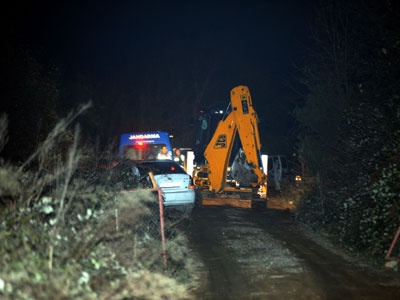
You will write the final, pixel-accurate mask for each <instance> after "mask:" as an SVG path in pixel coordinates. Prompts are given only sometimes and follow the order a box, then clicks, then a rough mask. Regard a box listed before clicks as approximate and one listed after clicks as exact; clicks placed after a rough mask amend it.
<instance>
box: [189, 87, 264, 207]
mask: <svg viewBox="0 0 400 300" xmlns="http://www.w3.org/2000/svg"><path fill="white" fill-rule="evenodd" d="M230 98H231V101H230V104H229V106H228V110H227V111H228V113H227V114H226V115H225V117H224V118H223V119H222V120H220V121H219V122H218V125H217V128H216V130H215V132H214V134H213V136H212V138H211V140H210V142H209V143H208V145H207V147H206V149H205V151H204V157H205V161H206V164H205V165H201V166H198V167H197V168H196V171H195V172H194V175H193V177H194V181H195V184H196V185H197V186H198V187H199V189H200V190H201V191H202V193H203V194H204V196H203V204H208V203H210V205H219V204H220V205H231V204H232V203H233V206H235V205H234V204H235V203H236V202H238V201H236V199H237V198H238V196H239V199H240V200H249V201H250V203H249V201H247V204H245V206H249V205H251V201H252V200H255V199H257V201H260V200H262V199H265V200H264V201H265V202H266V198H267V196H266V195H267V174H266V172H267V169H268V168H267V166H266V165H264V164H263V162H265V163H267V161H268V158H267V157H266V158H264V157H263V156H262V155H261V152H260V150H261V142H260V135H259V131H258V116H257V113H256V111H255V110H254V107H253V103H252V99H251V95H250V91H249V89H248V87H247V86H243V85H241V86H237V87H235V88H233V89H232V90H231V93H230ZM236 137H239V139H240V144H241V147H240V149H239V152H238V153H237V154H236V156H235V158H234V160H233V162H232V163H231V164H230V158H231V154H232V148H233V144H234V141H235V138H236ZM207 199H208V201H206V200H207ZM233 200H235V201H233ZM240 202H241V204H242V205H239V206H243V201H240Z"/></svg>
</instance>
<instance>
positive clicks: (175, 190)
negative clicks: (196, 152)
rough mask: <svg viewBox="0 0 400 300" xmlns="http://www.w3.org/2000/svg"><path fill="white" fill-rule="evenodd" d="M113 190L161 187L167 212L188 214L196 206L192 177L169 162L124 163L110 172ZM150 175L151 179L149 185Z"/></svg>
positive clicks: (174, 163)
mask: <svg viewBox="0 0 400 300" xmlns="http://www.w3.org/2000/svg"><path fill="white" fill-rule="evenodd" d="M110 172H111V174H110V176H109V178H110V181H109V182H110V183H111V184H113V186H114V189H115V188H116V187H118V186H119V188H120V189H121V190H129V189H135V188H156V187H159V188H161V192H162V195H163V200H164V207H165V208H166V209H177V210H179V211H181V212H183V213H190V212H191V211H192V209H193V207H194V204H195V186H194V184H193V180H192V177H191V176H190V175H188V174H187V173H186V171H185V170H184V169H183V168H182V167H181V166H180V165H179V164H177V163H176V162H174V161H171V160H148V161H144V160H141V161H133V160H123V161H120V162H119V163H118V164H117V165H116V166H114V167H113V168H112V169H111V170H110ZM150 172H151V173H152V174H153V176H154V181H155V182H152V179H151V176H150Z"/></svg>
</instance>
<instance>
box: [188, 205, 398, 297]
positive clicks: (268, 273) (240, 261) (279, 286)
mask: <svg viewBox="0 0 400 300" xmlns="http://www.w3.org/2000/svg"><path fill="white" fill-rule="evenodd" d="M186 231H187V234H188V237H189V240H190V243H191V245H192V247H193V251H194V252H195V253H197V254H198V256H199V257H200V259H201V261H202V264H201V268H200V269H199V268H197V270H196V272H198V273H199V276H200V277H201V286H199V287H198V288H197V289H196V290H195V291H194V294H195V295H196V298H197V299H204V300H214V299H218V300H222V299H224V300H225V299H241V300H248V299H400V285H399V281H398V279H399V274H396V273H394V272H388V271H381V272H375V271H372V270H370V269H368V268H366V267H362V266H360V265H359V264H355V263H354V262H352V261H351V260H349V259H346V258H345V257H344V256H343V255H340V254H339V253H338V251H335V247H331V248H330V249H329V247H328V246H326V244H324V243H323V242H321V241H320V240H318V239H315V238H313V237H312V236H309V235H308V234H306V233H305V232H304V231H303V230H302V229H300V228H299V226H298V224H296V222H295V221H294V220H293V217H292V216H291V214H290V213H289V212H287V211H283V210H277V209H268V210H266V211H259V210H258V211H256V210H252V209H243V208H232V207H213V206H206V207H202V208H196V209H195V211H194V214H193V221H192V222H191V225H190V226H188V227H187V229H186Z"/></svg>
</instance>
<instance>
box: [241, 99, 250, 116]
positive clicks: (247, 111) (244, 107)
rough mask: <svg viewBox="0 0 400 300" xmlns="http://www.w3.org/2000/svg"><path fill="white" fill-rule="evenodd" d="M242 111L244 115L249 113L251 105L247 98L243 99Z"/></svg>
mask: <svg viewBox="0 0 400 300" xmlns="http://www.w3.org/2000/svg"><path fill="white" fill-rule="evenodd" d="M242 111H243V114H244V115H247V114H248V113H249V106H248V104H247V99H244V100H242Z"/></svg>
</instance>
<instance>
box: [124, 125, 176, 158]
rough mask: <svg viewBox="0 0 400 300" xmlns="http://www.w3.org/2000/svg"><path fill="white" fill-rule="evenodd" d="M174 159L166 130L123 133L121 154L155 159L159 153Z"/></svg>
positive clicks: (125, 156) (126, 156)
mask: <svg viewBox="0 0 400 300" xmlns="http://www.w3.org/2000/svg"><path fill="white" fill-rule="evenodd" d="M162 153H164V154H165V155H166V157H165V158H163V159H172V147H171V141H170V138H169V134H168V133H167V132H165V131H150V132H133V133H123V134H121V136H120V142H119V156H120V157H121V158H127V159H130V160H153V159H158V158H159V155H161V154H162Z"/></svg>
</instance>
